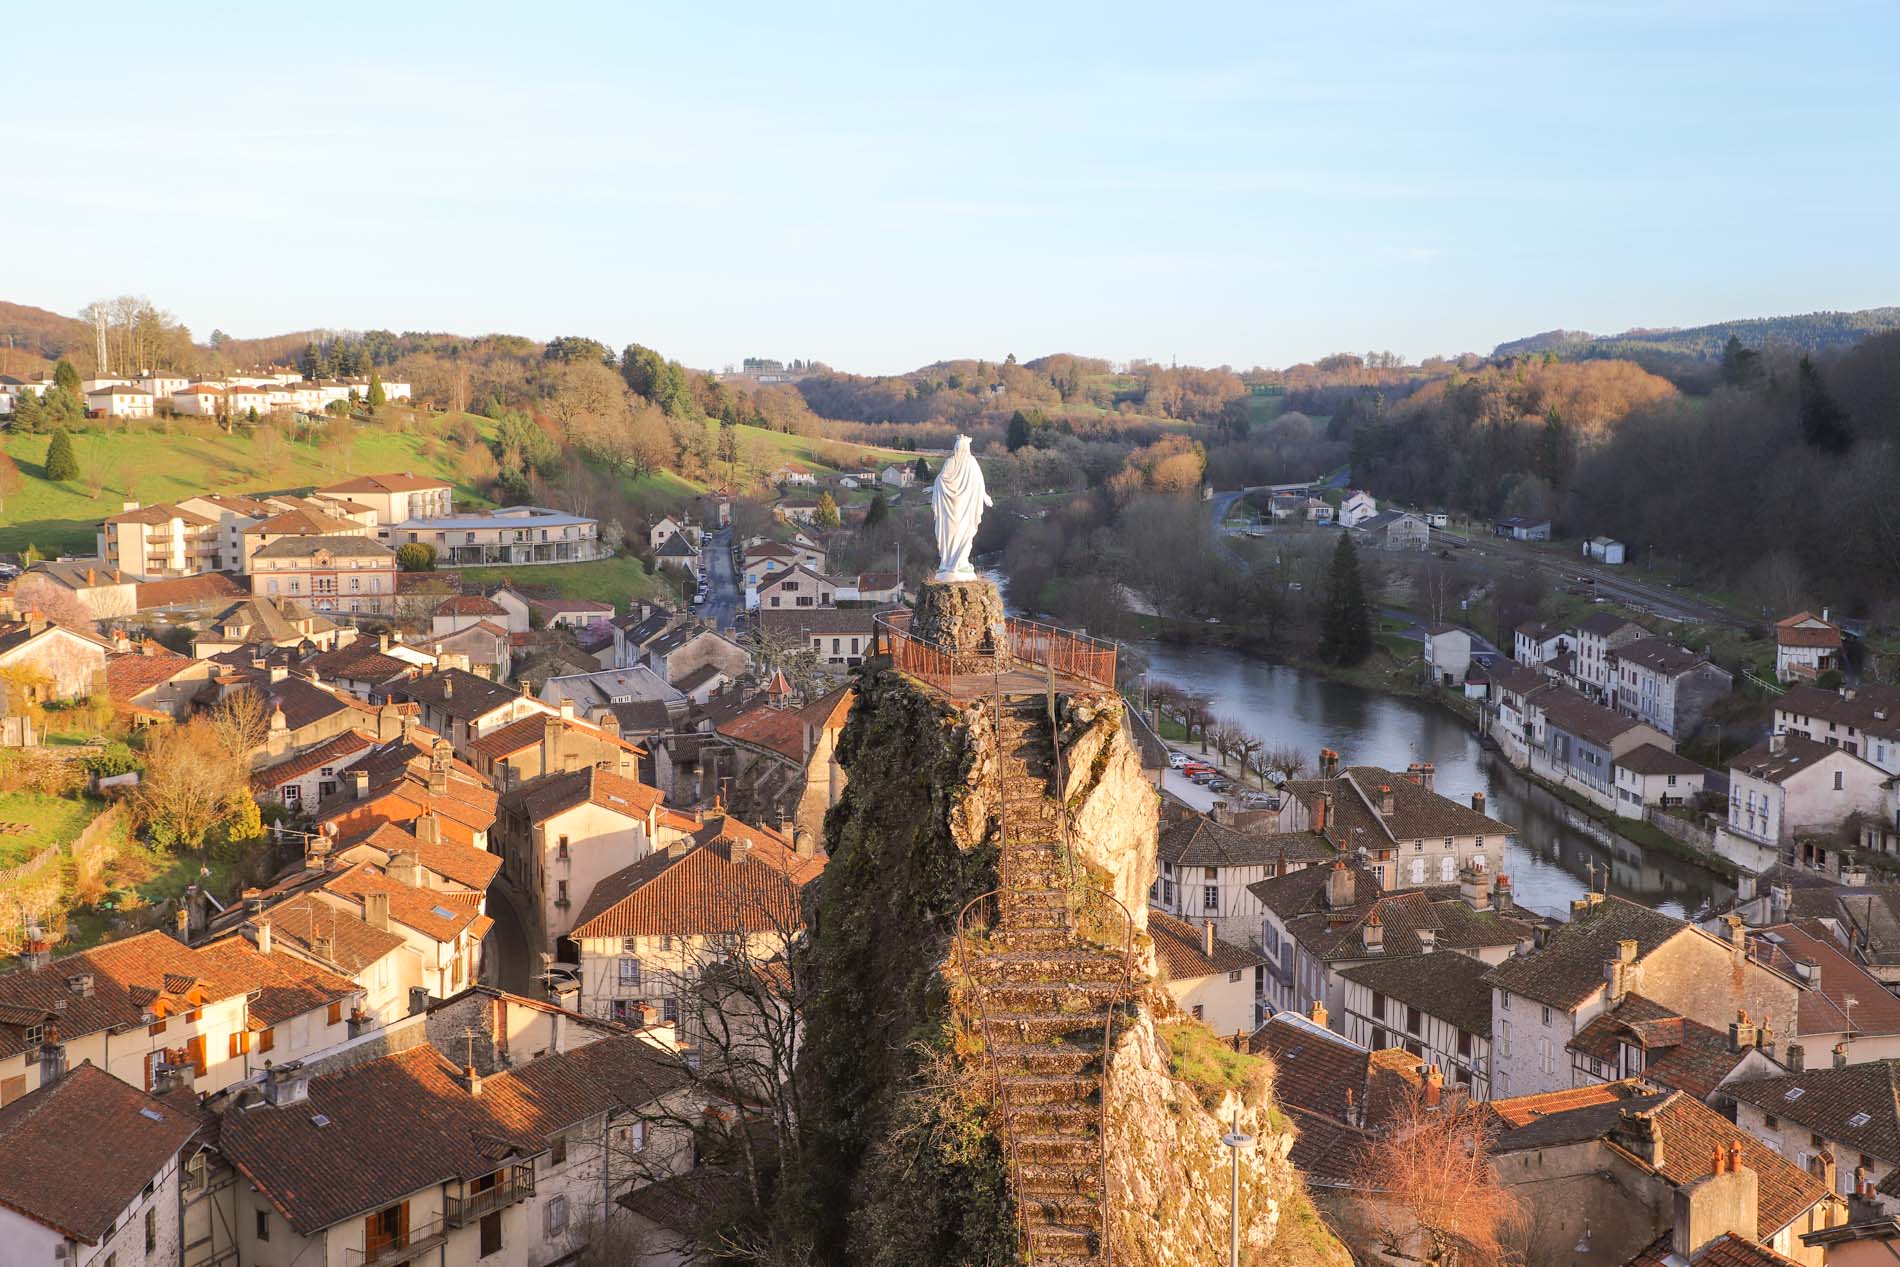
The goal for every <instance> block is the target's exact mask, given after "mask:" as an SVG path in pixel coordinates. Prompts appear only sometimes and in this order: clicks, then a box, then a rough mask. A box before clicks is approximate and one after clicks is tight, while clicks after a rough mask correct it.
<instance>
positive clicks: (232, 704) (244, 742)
mask: <svg viewBox="0 0 1900 1267" xmlns="http://www.w3.org/2000/svg"><path fill="white" fill-rule="evenodd" d="M210 721H211V729H212V733H214V734H215V735H216V736H217V738H218V742H219V743H220V744H222V745H223V746H224V750H225V751H226V752H228V753H230V754H231V759H232V760H233V761H235V762H237V763H238V764H239V765H241V766H248V765H249V764H250V760H251V753H253V752H255V751H256V750H257V747H258V745H260V744H262V743H263V742H264V740H265V738H266V737H267V736H268V735H269V733H270V702H269V701H268V700H267V699H265V698H264V693H263V692H262V691H260V690H258V689H257V688H255V687H250V686H244V687H239V688H238V689H237V690H235V691H232V692H231V693H230V694H229V695H226V696H225V697H224V698H223V699H221V700H219V701H218V703H217V706H216V707H214V708H213V709H212V710H211V717H210Z"/></svg>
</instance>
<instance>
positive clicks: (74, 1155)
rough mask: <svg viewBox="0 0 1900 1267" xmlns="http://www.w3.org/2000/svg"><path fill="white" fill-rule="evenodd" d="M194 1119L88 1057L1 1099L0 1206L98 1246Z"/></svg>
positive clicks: (180, 1142)
mask: <svg viewBox="0 0 1900 1267" xmlns="http://www.w3.org/2000/svg"><path fill="white" fill-rule="evenodd" d="M198 1127H199V1119H198V1118H197V1116H196V1115H194V1114H191V1113H187V1112H185V1111H183V1110H182V1109H180V1108H178V1107H177V1106H175V1105H172V1104H168V1103H166V1102H164V1101H162V1100H159V1099H157V1098H155V1097H153V1096H150V1095H147V1094H146V1093H145V1092H143V1091H140V1090H139V1089H137V1088H136V1087H132V1086H129V1085H127V1084H126V1083H123V1082H121V1081H119V1080H118V1079H117V1078H115V1077H113V1076H112V1075H111V1074H109V1073H106V1072H105V1071H104V1070H102V1069H99V1068H97V1067H95V1066H94V1065H93V1064H92V1062H91V1061H86V1062H84V1063H82V1064H80V1065H79V1066H78V1067H77V1068H75V1069H73V1070H72V1071H71V1072H69V1073H68V1074H67V1075H66V1076H65V1077H64V1078H61V1079H59V1080H58V1081H57V1082H53V1083H50V1084H48V1085H44V1086H42V1087H40V1088H39V1089H38V1090H36V1091H34V1092H33V1093H31V1094H30V1095H26V1096H23V1097H21V1098H20V1099H17V1100H15V1101H13V1103H11V1104H9V1105H7V1106H6V1107H5V1108H0V1150H4V1152H5V1154H6V1158H7V1164H6V1165H5V1166H0V1205H4V1206H6V1207H7V1208H8V1209H10V1210H14V1211H16V1212H18V1213H19V1214H22V1215H24V1216H25V1217H27V1218H29V1219H31V1220H32V1221H33V1222H35V1223H38V1224H40V1225H41V1226H42V1227H48V1228H52V1229H53V1230H54V1231H56V1232H59V1233H60V1234H61V1235H63V1236H68V1237H71V1238H72V1239H74V1240H77V1241H81V1242H84V1243H85V1244H87V1245H97V1244H99V1243H100V1241H102V1240H103V1239H104V1238H105V1237H106V1236H108V1235H109V1234H110V1233H111V1232H112V1230H113V1225H114V1223H115V1222H116V1221H117V1219H118V1217H119V1216H120V1215H121V1214H123V1213H124V1212H125V1210H126V1207H127V1206H130V1205H131V1204H132V1203H133V1202H135V1201H137V1200H138V1199H139V1197H140V1195H141V1194H142V1193H143V1192H144V1190H145V1186H146V1185H147V1184H149V1183H151V1182H152V1180H153V1179H154V1178H155V1177H156V1176H157V1175H158V1173H159V1172H160V1171H161V1170H163V1169H165V1167H166V1166H167V1164H169V1163H170V1161H171V1159H172V1158H173V1157H174V1156H176V1155H177V1153H178V1150H179V1149H181V1148H183V1147H184V1146H185V1143H186V1142H187V1141H188V1140H190V1138H191V1137H192V1135H194V1134H195V1133H196V1132H197V1130H198ZM15 1251H17V1252H22V1253H23V1252H24V1250H23V1248H22V1247H20V1246H17V1245H16V1246H15Z"/></svg>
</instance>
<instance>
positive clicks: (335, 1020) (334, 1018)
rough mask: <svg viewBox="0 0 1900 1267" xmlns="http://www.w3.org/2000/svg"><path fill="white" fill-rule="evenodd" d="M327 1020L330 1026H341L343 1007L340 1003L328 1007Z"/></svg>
mask: <svg viewBox="0 0 1900 1267" xmlns="http://www.w3.org/2000/svg"><path fill="white" fill-rule="evenodd" d="M329 1019H330V1024H332V1025H337V1024H341V1023H342V1020H343V1005H342V1004H341V1003H332V1004H331V1005H330V1018H329Z"/></svg>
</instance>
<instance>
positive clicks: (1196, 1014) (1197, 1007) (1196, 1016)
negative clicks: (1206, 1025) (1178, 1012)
mask: <svg viewBox="0 0 1900 1267" xmlns="http://www.w3.org/2000/svg"><path fill="white" fill-rule="evenodd" d="M1194 1019H1195V1020H1197V1021H1198V1020H1200V1019H1201V1005H1200V1004H1199V1003H1196V1004H1195V1005H1194Z"/></svg>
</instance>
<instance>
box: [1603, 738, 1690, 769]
mask: <svg viewBox="0 0 1900 1267" xmlns="http://www.w3.org/2000/svg"><path fill="white" fill-rule="evenodd" d="M1616 764H1617V765H1618V766H1620V767H1621V768H1623V769H1625V770H1630V771H1633V772H1634V773H1637V774H1707V773H1708V771H1707V770H1705V769H1703V768H1702V767H1701V766H1699V765H1697V764H1696V763H1695V762H1693V761H1691V760H1689V758H1687V757H1680V756H1677V755H1676V754H1675V753H1673V752H1671V751H1669V750H1668V749H1667V748H1660V747H1657V746H1656V745H1655V744H1653V743H1646V744H1639V745H1637V746H1636V747H1634V748H1631V749H1630V750H1629V751H1628V752H1626V753H1624V754H1623V755H1622V756H1620V757H1618V758H1617V759H1616Z"/></svg>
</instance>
